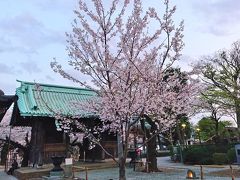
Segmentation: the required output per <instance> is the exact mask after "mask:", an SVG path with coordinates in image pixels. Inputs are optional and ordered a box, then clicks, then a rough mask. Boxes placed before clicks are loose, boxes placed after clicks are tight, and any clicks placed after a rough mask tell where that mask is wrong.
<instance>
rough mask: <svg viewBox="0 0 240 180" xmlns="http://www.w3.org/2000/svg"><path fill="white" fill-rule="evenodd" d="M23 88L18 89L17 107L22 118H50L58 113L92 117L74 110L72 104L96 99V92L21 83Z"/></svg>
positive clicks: (87, 113)
mask: <svg viewBox="0 0 240 180" xmlns="http://www.w3.org/2000/svg"><path fill="white" fill-rule="evenodd" d="M19 82H20V83H21V86H20V87H18V88H17V89H16V95H17V96H18V101H17V106H18V109H19V113H20V116H48V117H53V116H54V115H55V114H56V113H60V114H63V115H69V116H74V115H81V116H84V115H86V116H87V115H90V114H92V115H93V113H89V112H82V111H78V110H76V109H74V108H72V106H71V103H73V102H83V101H86V100H87V99H90V98H94V97H96V95H97V94H96V92H94V91H92V90H89V89H84V88H75V87H66V86H58V85H50V84H36V83H32V82H24V81H19Z"/></svg>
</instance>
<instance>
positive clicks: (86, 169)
mask: <svg viewBox="0 0 240 180" xmlns="http://www.w3.org/2000/svg"><path fill="white" fill-rule="evenodd" d="M85 171H86V180H88V168H87V167H85Z"/></svg>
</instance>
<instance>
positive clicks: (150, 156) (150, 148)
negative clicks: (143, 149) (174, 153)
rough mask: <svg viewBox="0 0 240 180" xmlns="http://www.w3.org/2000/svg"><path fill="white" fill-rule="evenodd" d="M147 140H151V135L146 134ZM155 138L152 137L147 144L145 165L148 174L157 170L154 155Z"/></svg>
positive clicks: (155, 156) (155, 155) (155, 154)
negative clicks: (146, 164)
mask: <svg viewBox="0 0 240 180" xmlns="http://www.w3.org/2000/svg"><path fill="white" fill-rule="evenodd" d="M147 135H148V139H149V138H151V134H150V133H149V132H148V133H147ZM156 147H157V146H156V136H153V137H152V138H151V139H150V140H149V141H148V143H147V163H148V172H156V171H158V168H157V153H156Z"/></svg>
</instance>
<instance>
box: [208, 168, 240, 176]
mask: <svg viewBox="0 0 240 180" xmlns="http://www.w3.org/2000/svg"><path fill="white" fill-rule="evenodd" d="M208 175H211V176H218V177H232V173H231V170H230V168H229V169H225V170H220V171H214V172H210V173H208ZM233 176H234V177H237V178H239V177H240V169H233Z"/></svg>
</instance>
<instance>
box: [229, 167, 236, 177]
mask: <svg viewBox="0 0 240 180" xmlns="http://www.w3.org/2000/svg"><path fill="white" fill-rule="evenodd" d="M230 169H231V177H232V180H234V179H235V177H234V175H233V168H232V165H230Z"/></svg>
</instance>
